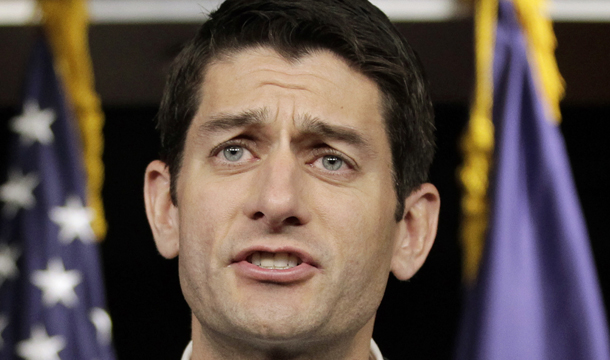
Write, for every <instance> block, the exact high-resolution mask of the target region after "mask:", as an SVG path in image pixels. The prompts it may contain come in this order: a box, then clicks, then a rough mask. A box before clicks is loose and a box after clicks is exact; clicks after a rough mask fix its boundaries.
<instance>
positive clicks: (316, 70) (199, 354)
mask: <svg viewBox="0 0 610 360" xmlns="http://www.w3.org/2000/svg"><path fill="white" fill-rule="evenodd" d="M169 181H170V176H169V173H168V171H167V168H166V166H165V164H164V163H162V162H160V161H154V162H152V163H151V164H150V165H149V167H148V169H147V172H146V177H145V199H146V208H147V215H148V218H149V221H150V224H151V228H152V230H153V235H154V237H155V241H156V244H157V248H158V249H159V251H160V253H161V254H162V255H163V256H165V257H167V258H171V257H175V256H179V259H180V261H179V263H180V265H179V266H180V281H181V286H182V290H183V293H184V296H185V298H186V300H187V302H188V304H189V306H190V307H191V309H192V311H193V347H194V352H193V359H194V360H196V359H276V358H277V359H279V358H281V359H350V360H352V359H367V358H368V355H369V342H370V339H371V335H372V331H373V324H374V320H375V312H376V310H377V308H378V306H379V304H380V302H381V299H382V297H383V293H384V290H385V286H386V283H387V278H388V275H389V273H390V271H393V272H394V274H395V275H396V276H397V277H398V278H399V279H403V280H406V279H409V278H410V277H411V276H413V274H414V273H415V272H416V271H417V270H418V269H419V268H420V267H421V265H422V264H423V261H424V260H425V258H426V256H427V254H428V252H429V250H430V248H431V246H432V243H433V241H434V237H435V235H436V227H437V222H438V210H439V206H440V205H439V204H440V201H439V195H438V192H437V190H436V189H435V188H434V186H432V185H430V184H424V185H422V186H421V187H420V188H419V189H418V190H417V191H414V192H413V193H412V194H410V195H409V197H408V198H407V199H406V202H405V205H406V206H405V213H404V216H403V219H402V220H401V221H400V222H396V221H395V219H394V209H395V208H396V196H395V193H394V191H393V185H392V159H391V153H390V146H389V143H388V140H387V137H386V134H385V130H384V121H383V118H382V116H381V104H380V91H379V89H378V87H377V85H376V84H375V83H374V82H373V81H371V80H370V79H368V78H367V77H365V76H364V75H362V74H360V73H358V72H356V71H354V70H353V69H351V68H350V67H349V66H348V65H347V64H346V63H345V62H344V61H342V60H341V59H340V58H338V57H336V56H334V55H333V54H331V53H330V52H324V51H321V52H315V53H313V54H311V55H307V56H305V57H303V58H301V59H299V60H297V61H294V62H288V61H286V60H285V59H283V58H282V57H281V56H279V55H278V54H277V53H275V52H274V51H273V50H270V49H266V48H255V49H248V50H243V51H241V52H238V53H237V54H233V55H231V56H229V57H227V58H223V59H222V60H220V61H216V62H213V63H212V64H211V65H210V66H209V67H208V70H207V72H206V76H205V79H204V82H203V85H202V98H201V102H200V107H199V110H198V112H197V114H196V116H195V118H194V119H193V123H192V125H191V127H190V128H189V130H188V132H187V138H186V143H185V148H184V159H183V164H182V168H181V170H180V176H179V178H178V184H177V185H178V186H177V206H176V205H174V204H173V203H172V202H171V198H170V195H169ZM252 249H265V250H267V251H282V250H283V249H290V251H297V252H299V253H302V254H306V255H305V256H307V257H308V259H309V261H308V265H307V266H308V267H305V268H306V271H304V272H302V273H298V274H297V275H295V276H293V277H288V278H278V279H279V280H278V281H275V278H273V274H271V275H269V272H267V273H266V274H267V275H269V277H267V278H265V281H262V280H261V279H260V278H256V277H255V276H254V277H253V276H252V272H249V270H248V268H247V266H246V267H244V265H243V264H244V262H241V263H240V262H239V261H238V260H239V259H238V258H239V256H240V254H242V255H243V254H244V252H248V251H250V250H252ZM244 269H245V270H244ZM275 271H278V270H275ZM267 275H265V274H263V276H267Z"/></svg>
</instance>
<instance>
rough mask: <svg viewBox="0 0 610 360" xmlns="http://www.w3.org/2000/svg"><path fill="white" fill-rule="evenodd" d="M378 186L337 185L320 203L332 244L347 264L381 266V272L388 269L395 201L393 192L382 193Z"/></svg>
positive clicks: (339, 259) (337, 256)
mask: <svg viewBox="0 0 610 360" xmlns="http://www.w3.org/2000/svg"><path fill="white" fill-rule="evenodd" d="M378 188H379V186H377V187H376V188H375V187H373V188H372V189H371V188H368V189H367V191H354V189H340V190H337V189H335V190H334V191H333V192H332V193H331V192H329V193H327V194H326V196H325V197H323V199H324V200H321V202H324V205H321V206H320V207H319V208H320V209H321V211H322V216H321V219H322V221H321V223H322V225H321V226H322V228H323V229H328V231H329V232H330V235H332V237H333V241H331V242H330V243H329V246H331V247H332V248H333V252H334V253H335V254H336V259H337V261H339V262H341V263H343V264H344V266H347V267H350V268H355V269H368V270H370V268H371V267H375V268H381V269H380V272H385V271H388V272H389V267H390V265H389V262H390V258H391V254H392V250H393V235H394V231H395V229H396V222H395V221H394V206H395V201H394V195H393V192H389V193H388V194H385V193H384V194H381V192H380V191H376V190H377V189H378ZM319 194H321V195H323V193H322V192H319ZM378 272H379V271H373V273H375V274H377V273H378Z"/></svg>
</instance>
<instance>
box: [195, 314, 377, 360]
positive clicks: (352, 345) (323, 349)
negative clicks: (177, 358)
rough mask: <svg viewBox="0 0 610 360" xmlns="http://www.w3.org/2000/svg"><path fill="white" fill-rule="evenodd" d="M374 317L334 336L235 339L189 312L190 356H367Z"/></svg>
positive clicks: (210, 359)
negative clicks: (354, 329) (294, 341)
mask: <svg viewBox="0 0 610 360" xmlns="http://www.w3.org/2000/svg"><path fill="white" fill-rule="evenodd" d="M374 322H375V317H374V316H373V318H371V319H370V320H369V321H368V322H367V323H366V324H365V325H364V326H363V327H362V328H361V329H360V330H359V331H357V332H356V333H355V334H350V335H344V336H338V337H336V338H335V339H328V338H325V339H322V340H311V341H306V340H303V341H299V343H298V344H292V343H288V342H281V341H271V342H270V341H261V340H256V339H254V340H252V341H248V339H238V338H234V337H231V336H226V335H224V334H218V333H215V332H213V331H211V330H210V331H205V330H207V329H204V328H203V327H202V326H201V324H200V323H199V321H198V320H197V318H196V317H195V316H192V326H193V334H192V337H193V355H192V357H191V360H229V359H231V360H276V359H282V360H314V359H315V360H369V359H371V357H370V343H371V337H372V334H373V324H374Z"/></svg>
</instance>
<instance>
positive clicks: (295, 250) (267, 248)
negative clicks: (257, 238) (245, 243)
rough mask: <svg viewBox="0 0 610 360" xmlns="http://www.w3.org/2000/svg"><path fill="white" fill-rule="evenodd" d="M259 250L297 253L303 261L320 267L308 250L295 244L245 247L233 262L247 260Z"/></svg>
mask: <svg viewBox="0 0 610 360" xmlns="http://www.w3.org/2000/svg"><path fill="white" fill-rule="evenodd" d="M257 251H258V252H270V253H281V252H285V253H288V254H292V255H295V256H296V257H298V258H299V259H300V260H301V261H302V262H303V263H306V264H309V265H311V266H315V267H318V264H317V263H316V262H315V261H314V259H313V257H312V256H311V255H310V254H309V253H308V252H306V251H305V250H302V249H298V248H296V247H293V246H265V245H258V246H251V247H248V248H246V249H243V250H241V251H240V252H239V253H237V255H236V256H235V257H234V259H233V262H236V263H237V262H240V261H245V260H246V259H247V258H248V256H250V255H252V254H253V253H255V252H257Z"/></svg>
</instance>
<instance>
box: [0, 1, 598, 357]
mask: <svg viewBox="0 0 610 360" xmlns="http://www.w3.org/2000/svg"><path fill="white" fill-rule="evenodd" d="M373 2H374V3H376V4H378V5H379V6H380V7H381V8H382V9H383V10H385V11H386V13H388V14H389V15H390V17H391V18H392V19H393V21H395V23H396V25H397V26H398V28H399V29H400V31H401V32H402V33H403V34H404V35H405V37H406V38H407V39H408V40H409V41H410V43H411V44H412V46H413V47H414V48H415V49H416V50H417V52H418V53H419V55H420V57H421V59H422V61H423V63H424V65H425V68H426V71H427V74H428V78H429V82H430V87H431V90H432V97H433V101H434V104H435V108H436V119H437V128H438V132H437V137H438V152H437V155H436V160H435V163H434V166H433V168H432V171H431V181H432V182H433V183H434V184H435V185H436V186H437V187H438V188H439V190H440V193H441V198H442V210H441V220H440V229H439V233H438V237H437V240H436V243H435V245H434V247H433V249H432V253H431V254H430V257H429V260H428V261H427V262H426V264H425V265H424V267H423V268H422V270H421V271H420V272H419V273H418V274H417V275H416V276H415V277H414V278H413V279H412V280H411V281H409V282H406V283H399V282H397V281H396V280H395V279H394V278H393V277H391V279H390V283H389V286H388V290H387V292H386V297H385V298H384V301H383V304H382V306H381V308H380V310H379V313H378V320H377V323H376V329H375V335H374V338H375V339H376V341H377V342H378V344H379V346H380V348H381V349H382V352H383V353H384V355H385V356H386V357H388V358H390V359H406V358H408V359H450V358H451V354H452V349H453V342H454V340H455V334H456V331H457V325H458V321H459V316H460V309H461V304H462V303H461V294H462V288H461V250H460V245H459V240H458V228H459V221H460V209H459V197H460V190H459V187H458V183H457V180H456V169H457V167H458V165H459V164H460V162H461V155H460V152H459V149H458V140H459V136H460V134H461V133H462V131H463V129H464V126H465V124H466V122H467V120H468V112H469V105H470V100H471V94H472V88H473V83H474V55H473V20H472V17H471V16H470V15H469V14H470V11H469V8H468V7H467V6H466V5H464V4H462V3H458V2H454V1H450V0H445V1H436V0H420V1H417V0H401V1H391V0H386V1H384V0H378V1H376V2H375V1H373ZM216 3H217V2H216V1H172V0H166V1H161V0H155V1H153V0H150V1H145V0H143V1H142V0H128V1H112V0H106V1H103V0H94V1H91V2H90V5H91V7H90V9H91V16H92V25H91V27H90V37H89V40H90V51H91V56H92V61H93V66H94V72H95V81H96V88H97V91H98V93H99V95H100V97H101V100H102V106H103V110H104V113H105V116H106V123H105V127H104V136H105V152H104V158H103V159H104V164H105V168H106V179H105V185H104V190H103V199H104V205H105V210H106V217H107V221H108V234H107V237H106V239H105V241H104V242H103V243H102V245H101V249H102V256H103V264H104V274H105V281H106V291H107V300H108V303H109V312H110V314H111V316H112V318H113V322H114V341H115V346H116V350H117V353H118V358H119V359H178V358H179V357H180V354H181V353H182V351H183V349H184V347H185V346H186V344H187V343H188V341H189V339H190V313H189V309H188V306H187V305H186V303H185V302H184V300H183V298H182V295H181V291H180V287H179V283H178V272H177V261H175V260H173V261H168V260H165V259H163V258H162V257H161V256H160V255H159V254H158V253H157V251H156V249H155V247H154V243H153V240H152V236H151V233H150V230H149V228H148V224H147V221H146V218H145V214H144V206H143V197H142V184H143V174H144V169H145V167H146V165H147V164H148V162H150V161H151V160H153V159H155V158H156V157H157V153H158V149H159V140H158V135H157V133H156V132H155V130H154V125H153V118H154V116H155V113H156V111H157V106H158V103H159V100H160V96H161V93H162V89H163V84H164V79H165V75H166V72H167V69H168V66H169V64H170V62H171V60H172V59H173V57H174V56H175V55H176V54H177V53H178V52H179V51H180V49H181V48H182V46H183V45H184V43H185V42H186V41H187V40H188V39H189V38H190V37H191V36H192V35H193V34H194V32H195V31H196V29H197V28H198V26H199V24H200V23H201V22H202V21H203V20H204V18H205V16H204V13H205V12H206V11H207V10H210V9H213V8H214V7H215V6H216ZM552 4H553V6H552V11H551V15H552V17H553V19H554V21H555V22H554V29H555V33H556V36H557V39H558V44H559V46H558V48H557V53H556V55H557V61H558V64H559V68H560V71H561V73H562V75H563V76H564V78H565V81H566V84H567V92H566V97H565V99H564V100H563V102H562V113H563V122H562V124H561V129H562V131H563V134H564V136H565V141H566V144H567V149H568V152H569V156H570V160H571V165H572V168H573V173H574V177H575V181H576V186H577V190H578V193H579V196H580V199H581V203H582V207H583V211H584V215H585V217H586V220H587V226H588V229H589V233H590V238H591V245H592V249H593V254H594V257H595V261H596V266H597V270H598V275H599V279H600V282H601V286H602V290H603V294H604V298H605V301H606V304H608V302H609V300H610V262H609V261H608V259H610V242H609V241H608V240H609V236H608V231H607V230H606V226H607V225H608V216H609V215H610V190H609V185H608V184H610V161H609V160H608V159H609V158H610V141H608V139H607V137H608V135H609V134H610V121H609V119H610V86H609V84H610V6H609V4H608V2H606V1H593V0H572V1H569V0H555V1H553V2H552ZM9 5H13V7H10V6H9ZM32 7H33V3H32V2H30V1H1V2H0V54H2V55H1V56H0V166H1V167H2V171H3V172H4V171H5V167H4V164H6V162H7V157H8V154H7V150H8V149H7V148H6V147H5V146H3V145H4V144H5V143H6V139H7V135H8V122H9V120H10V119H11V118H12V117H13V116H15V115H17V114H19V113H20V112H21V101H22V91H23V80H24V76H25V70H26V65H27V59H28V56H29V54H30V51H31V49H32V45H33V43H34V40H35V38H36V36H37V32H38V31H39V29H38V28H37V27H36V26H34V25H33V24H34V23H35V21H32ZM606 307H608V306H606Z"/></svg>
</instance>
